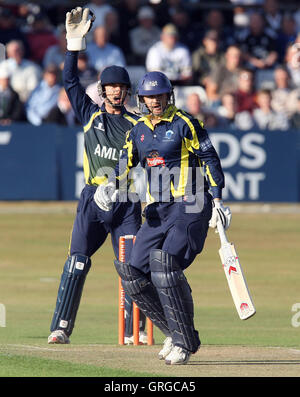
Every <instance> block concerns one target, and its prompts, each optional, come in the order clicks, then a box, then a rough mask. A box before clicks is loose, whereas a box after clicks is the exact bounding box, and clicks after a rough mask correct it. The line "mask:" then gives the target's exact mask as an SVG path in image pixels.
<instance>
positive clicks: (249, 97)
mask: <svg viewBox="0 0 300 397" xmlns="http://www.w3.org/2000/svg"><path fill="white" fill-rule="evenodd" d="M236 101H237V112H244V111H247V112H250V113H252V112H253V110H254V109H255V108H256V107H257V105H256V93H255V85H254V73H253V71H252V70H251V69H247V68H242V69H241V70H240V72H239V78H238V88H237V91H236Z"/></svg>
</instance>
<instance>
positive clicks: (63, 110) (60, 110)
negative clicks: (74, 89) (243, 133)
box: [43, 87, 79, 126]
mask: <svg viewBox="0 0 300 397" xmlns="http://www.w3.org/2000/svg"><path fill="white" fill-rule="evenodd" d="M43 122H45V123H55V124H59V125H67V126H74V125H79V122H78V120H77V118H76V116H75V113H74V110H73V108H72V105H71V102H70V100H69V98H68V95H67V93H66V91H65V89H64V88H63V87H62V88H61V89H60V91H59V94H58V100H57V105H55V106H54V107H53V108H52V109H51V110H50V112H49V113H48V115H47V116H46V117H44V119H43Z"/></svg>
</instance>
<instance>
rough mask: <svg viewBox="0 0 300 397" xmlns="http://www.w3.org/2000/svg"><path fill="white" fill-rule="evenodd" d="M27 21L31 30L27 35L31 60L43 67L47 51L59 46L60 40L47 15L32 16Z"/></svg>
mask: <svg viewBox="0 0 300 397" xmlns="http://www.w3.org/2000/svg"><path fill="white" fill-rule="evenodd" d="M27 21H28V24H29V26H30V30H29V31H28V32H27V33H26V38H27V41H28V44H29V48H30V60H32V61H33V62H36V63H37V64H39V65H42V64H43V59H44V56H45V53H46V51H47V49H48V48H49V47H51V46H52V45H55V44H58V39H57V37H56V36H55V34H54V33H53V29H52V27H51V26H50V24H49V21H48V19H47V16H46V14H43V13H39V14H31V15H29V16H28V18H27Z"/></svg>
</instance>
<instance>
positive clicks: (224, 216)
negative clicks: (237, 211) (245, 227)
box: [209, 200, 231, 230]
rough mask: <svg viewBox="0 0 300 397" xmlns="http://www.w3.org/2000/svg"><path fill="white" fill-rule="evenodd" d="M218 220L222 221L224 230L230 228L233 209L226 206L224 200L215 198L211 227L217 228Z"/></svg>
mask: <svg viewBox="0 0 300 397" xmlns="http://www.w3.org/2000/svg"><path fill="white" fill-rule="evenodd" d="M218 221H220V222H221V223H222V225H223V228H224V230H226V229H228V228H229V225H230V222H231V211H230V208H229V207H224V205H223V201H214V200H213V210H212V216H211V218H210V221H209V227H211V228H213V229H216V227H217V222H218Z"/></svg>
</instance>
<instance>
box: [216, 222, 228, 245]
mask: <svg viewBox="0 0 300 397" xmlns="http://www.w3.org/2000/svg"><path fill="white" fill-rule="evenodd" d="M217 229H218V232H219V236H220V240H221V245H223V244H228V242H229V241H228V239H227V236H226V233H225V230H224V227H223V225H222V222H220V221H218V222H217Z"/></svg>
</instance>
